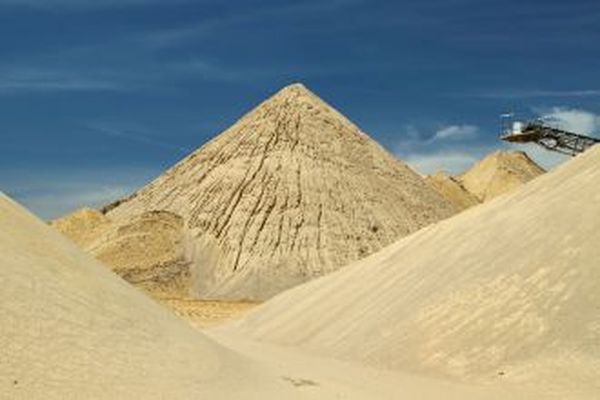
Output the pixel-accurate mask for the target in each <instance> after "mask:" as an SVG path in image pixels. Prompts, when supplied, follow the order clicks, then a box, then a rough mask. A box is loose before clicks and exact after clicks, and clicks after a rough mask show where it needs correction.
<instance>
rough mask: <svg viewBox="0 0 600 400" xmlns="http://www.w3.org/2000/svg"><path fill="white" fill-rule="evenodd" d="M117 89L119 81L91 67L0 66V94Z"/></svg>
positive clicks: (120, 84)
mask: <svg viewBox="0 0 600 400" xmlns="http://www.w3.org/2000/svg"><path fill="white" fill-rule="evenodd" d="M121 90H124V86H123V84H122V82H119V81H118V80H116V79H114V77H113V78H110V77H108V76H103V75H102V74H98V73H94V72H93V71H88V72H84V71H79V70H66V69H54V68H33V67H30V66H4V67H0V94H14V93H22V92H74V91H75V92H81V91H121Z"/></svg>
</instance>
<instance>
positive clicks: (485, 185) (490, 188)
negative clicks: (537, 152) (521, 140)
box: [456, 151, 546, 202]
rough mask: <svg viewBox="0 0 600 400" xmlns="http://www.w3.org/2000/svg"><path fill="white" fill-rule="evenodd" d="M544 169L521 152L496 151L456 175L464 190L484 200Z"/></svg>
mask: <svg viewBox="0 0 600 400" xmlns="http://www.w3.org/2000/svg"><path fill="white" fill-rule="evenodd" d="M544 172H546V171H544V169H543V168H541V167H540V166H539V165H537V164H536V163H535V162H534V161H533V160H532V159H531V158H529V156H528V155H527V154H526V153H524V152H522V151H497V152H494V153H492V154H490V155H488V156H487V157H485V158H484V159H483V160H481V161H479V162H477V163H476V164H475V165H474V166H473V167H471V168H470V169H469V170H468V171H466V172H464V173H463V174H461V175H460V176H458V177H456V178H457V180H458V181H459V182H460V183H461V184H462V186H463V187H464V188H465V189H467V190H468V191H469V192H470V193H472V194H474V195H475V196H477V198H478V199H479V200H480V201H482V202H485V201H488V200H491V199H493V198H495V197H497V196H499V195H501V194H504V193H508V192H510V191H512V190H515V189H516V188H517V187H519V186H521V185H523V184H524V183H527V182H529V181H531V180H532V179H534V178H536V177H538V176H540V175H542V174H543V173H544Z"/></svg>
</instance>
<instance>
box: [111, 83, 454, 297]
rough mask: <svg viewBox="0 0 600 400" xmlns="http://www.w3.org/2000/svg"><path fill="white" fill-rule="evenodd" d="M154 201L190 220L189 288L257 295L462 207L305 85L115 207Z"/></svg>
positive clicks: (152, 206) (114, 210) (204, 293)
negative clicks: (439, 191) (437, 190)
mask: <svg viewBox="0 0 600 400" xmlns="http://www.w3.org/2000/svg"><path fill="white" fill-rule="evenodd" d="M153 210H165V211H169V212H172V213H175V214H177V215H179V216H181V217H182V219H183V222H184V225H185V229H186V237H187V238H188V239H189V240H188V241H187V242H186V255H187V257H188V258H187V259H188V260H189V261H191V265H190V267H189V274H188V275H189V276H190V279H191V283H190V284H189V287H190V288H191V289H190V293H189V294H190V297H192V298H208V299H250V300H261V299H266V298H268V297H270V296H272V295H274V294H276V293H278V292H280V291H282V290H284V289H287V288H289V287H291V286H294V285H297V284H299V283H302V282H305V281H307V280H309V279H311V278H313V277H316V276H320V275H323V274H326V273H328V272H331V271H334V270H336V269H338V268H340V267H342V266H344V265H346V264H348V263H349V262H352V261H355V260H358V259H360V258H363V257H365V256H367V255H369V254H371V253H373V252H375V251H377V250H379V249H381V248H382V247H384V246H386V245H388V244H390V243H392V242H393V241H395V240H396V239H398V238H400V237H402V236H405V235H407V234H409V233H412V232H414V231H416V230H418V229H420V228H422V227H424V226H426V225H428V224H430V223H432V222H436V221H439V220H440V219H444V218H446V217H448V216H450V215H452V214H453V213H455V212H456V209H455V207H453V205H452V204H450V203H449V202H448V201H446V200H445V199H444V198H443V197H442V196H440V195H439V194H438V193H437V192H436V191H435V190H433V189H432V188H431V187H430V186H429V185H428V184H427V183H426V182H425V181H424V180H423V179H422V178H421V177H420V176H418V175H417V174H416V173H414V172H413V171H412V170H410V169H409V168H408V167H407V166H406V165H405V164H404V163H402V162H400V161H398V160H397V159H395V158H394V157H393V156H392V155H390V154H389V153H387V152H386V151H385V150H384V149H383V148H382V147H380V146H379V145H378V144H377V143H375V142H374V141H373V140H372V139H370V138H369V137H368V136H367V135H366V134H365V133H363V132H362V131H360V129H359V128H357V127H356V126H355V125H354V124H352V123H351V122H350V121H349V120H347V119H346V118H345V117H344V116H342V115H341V114H340V113H339V112H337V111H336V110H334V109H333V108H332V107H330V106H329V105H327V104H326V103H325V102H323V101H322V100H320V99H319V98H318V97H317V96H315V95H314V94H313V93H311V92H310V91H308V90H307V89H306V88H305V87H303V86H302V85H299V84H296V85H292V86H289V87H287V88H284V89H283V90H281V91H280V92H279V93H277V94H276V95H275V96H273V97H272V98H270V99H269V100H267V101H265V102H264V103H262V104H261V105H259V106H258V107H257V108H256V109H254V110H253V111H251V112H250V113H249V114H247V115H246V116H244V117H243V118H242V119H241V120H239V121H238V122H237V123H236V124H235V125H233V126H232V127H231V128H230V129H228V130H227V131H225V132H224V133H223V134H221V135H220V136H218V137H216V138H215V139H213V140H212V141H211V142H209V143H208V144H206V145H205V146H203V147H202V148H200V149H199V150H198V151H196V152H194V153H193V154H191V155H190V156H189V157H187V158H186V159H184V160H182V161H181V162H180V163H179V164H177V165H176V166H174V167H173V168H171V169H170V170H169V171H167V172H166V173H165V174H163V175H162V176H160V177H158V178H157V179H156V180H155V181H154V182H152V183H151V184H150V185H148V186H146V187H144V188H143V189H141V190H140V191H138V192H136V193H134V194H133V195H132V196H130V197H128V198H126V199H123V200H120V201H118V202H116V203H114V204H112V205H109V206H107V207H106V208H105V212H106V213H107V216H108V217H109V218H111V219H113V220H115V221H119V220H127V219H129V218H131V217H132V216H135V215H139V214H141V213H144V212H148V211H153ZM132 257H133V256H132ZM106 261H107V263H109V264H111V261H109V260H108V259H106Z"/></svg>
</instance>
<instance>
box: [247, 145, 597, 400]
mask: <svg viewBox="0 0 600 400" xmlns="http://www.w3.org/2000/svg"><path fill="white" fill-rule="evenodd" d="M598 243H600V147H597V148H593V149H591V150H589V151H588V152H587V153H585V154H583V155H581V156H579V157H577V158H576V159H574V160H572V161H570V162H569V163H566V164H565V165H563V166H561V167H559V168H558V169H556V170H554V171H552V172H550V173H548V174H545V175H544V176H541V177H539V178H537V179H536V180H534V181H532V182H530V183H529V184H527V185H525V186H524V187H523V188H522V189H521V190H519V191H517V192H514V193H513V194H510V195H506V196H502V197H499V198H497V199H495V200H493V201H491V202H489V203H486V204H483V205H481V206H478V207H474V208H471V209H469V210H467V211H465V212H463V213H461V214H459V215H457V216H455V217H453V218H451V219H448V220H446V221H442V222H440V223H438V224H436V225H434V226H430V227H428V228H425V229H423V230H421V231H419V232H417V233H415V234H413V235H411V236H409V237H407V238H404V239H402V240H400V241H398V242H397V243H395V244H394V245H392V246H389V247H388V248H386V249H384V250H383V251H381V252H378V253H377V254H374V255H372V256H371V257H369V258H367V259H364V260H361V261H359V262H357V263H354V264H353V265H351V266H349V267H346V268H344V269H342V270H340V271H338V272H336V273H334V274H331V275H329V276H327V277H324V278H321V279H318V280H315V281H313V282H309V283H307V284H305V285H302V286H300V287H297V288H294V289H292V290H290V291H288V292H286V293H283V294H281V295H280V296H278V297H276V298H274V299H272V300H271V301H269V302H267V303H266V304H265V305H263V306H261V307H259V308H258V309H257V310H256V311H255V312H254V313H251V314H250V316H249V317H248V318H247V319H246V320H245V321H243V322H242V323H241V324H240V326H239V327H240V328H241V329H243V330H245V332H246V333H250V334H251V335H253V336H254V337H256V338H258V339H261V340H265V341H274V342H277V343H282V344H288V345H295V346H302V347H304V348H307V349H311V350H313V351H316V352H319V353H320V354H329V355H333V356H337V357H341V358H346V359H353V360H360V361H363V362H367V363H370V364H373V365H377V366H383V367H387V368H394V369H399V370H404V371H411V372H418V373H422V374H427V375H433V376H443V377H447V378H453V379H456V380H461V381H464V382H497V381H506V382H511V383H517V384H520V385H523V386H526V385H537V386H540V387H546V388H548V390H549V391H551V392H553V393H554V394H555V395H557V396H559V397H563V398H570V397H577V396H581V398H590V399H592V398H598V395H599V394H600V313H599V312H598V310H599V309H600V246H599V245H598Z"/></svg>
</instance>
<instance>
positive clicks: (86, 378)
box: [0, 194, 296, 399]
mask: <svg viewBox="0 0 600 400" xmlns="http://www.w3.org/2000/svg"><path fill="white" fill-rule="evenodd" d="M0 287H1V288H2V289H1V290H0V377H1V378H0V398H2V399H131V398H138V399H165V398H170V399H171V398H172V399H198V398H212V399H215V398H223V399H225V398H227V399H229V398H239V399H248V398H277V396H283V397H284V398H287V397H288V396H291V397H292V398H295V395H296V390H295V389H293V388H292V387H291V385H289V383H286V382H283V381H282V380H281V379H280V378H279V377H277V376H273V377H271V375H268V374H267V373H265V372H262V370H261V368H259V367H257V366H256V364H255V363H254V362H251V361H249V360H247V359H246V358H244V357H241V356H237V355H235V354H234V353H232V352H230V351H228V350H226V349H224V348H223V347H221V346H220V345H218V344H216V343H214V342H213V341H212V340H209V339H207V338H205V337H203V336H202V335H201V334H199V333H198V332H197V331H195V330H193V329H192V328H190V327H189V326H187V325H185V324H184V323H183V322H181V321H180V320H178V319H177V317H175V316H174V315H172V314H171V313H170V312H168V311H166V310H164V309H162V308H161V307H159V306H158V305H157V304H155V303H154V302H153V301H151V300H150V299H148V298H147V297H146V296H144V295H143V294H142V293H140V292H138V291H137V290H136V289H134V288H132V287H131V286H130V285H128V284H127V283H126V282H124V281H122V280H121V279H120V278H118V277H117V276H116V275H114V274H113V273H112V272H110V271H109V270H108V269H106V268H105V267H103V266H102V265H100V264H99V263H98V262H97V261H94V260H93V259H92V258H91V257H90V256H88V255H86V254H84V253H83V252H81V251H80V250H79V249H77V248H76V246H75V245H73V244H72V243H71V242H70V241H68V240H66V239H65V238H63V237H62V236H61V235H59V234H58V233H57V232H55V231H54V230H52V229H51V228H49V227H48V226H47V225H46V224H44V223H43V222H41V221H39V220H37V219H36V218H35V217H33V216H32V215H31V214H29V213H28V212H26V211H25V210H24V209H22V208H21V207H20V206H18V205H17V204H15V203H14V202H12V201H11V200H9V199H8V198H6V197H5V196H4V195H2V194H0Z"/></svg>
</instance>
